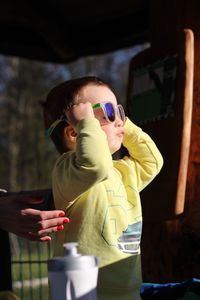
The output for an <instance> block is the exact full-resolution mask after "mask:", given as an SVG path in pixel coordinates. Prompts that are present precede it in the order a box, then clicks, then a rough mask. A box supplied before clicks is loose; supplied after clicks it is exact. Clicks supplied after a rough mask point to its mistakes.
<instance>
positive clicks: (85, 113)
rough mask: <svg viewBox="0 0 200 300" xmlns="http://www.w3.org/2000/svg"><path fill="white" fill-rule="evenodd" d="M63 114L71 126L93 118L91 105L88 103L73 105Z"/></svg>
mask: <svg viewBox="0 0 200 300" xmlns="http://www.w3.org/2000/svg"><path fill="white" fill-rule="evenodd" d="M65 114H66V117H67V122H68V123H69V124H70V125H72V126H76V125H77V124H78V122H79V121H80V120H82V119H85V118H88V117H93V118H94V117H95V116H94V112H93V108H92V104H91V103H90V102H85V103H79V104H76V105H73V106H72V107H70V108H69V109H68V110H67V111H66V113H65Z"/></svg>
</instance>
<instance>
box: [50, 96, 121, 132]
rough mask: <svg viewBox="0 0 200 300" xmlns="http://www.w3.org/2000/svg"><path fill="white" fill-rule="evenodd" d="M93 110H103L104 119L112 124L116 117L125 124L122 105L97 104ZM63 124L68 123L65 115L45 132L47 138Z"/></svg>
mask: <svg viewBox="0 0 200 300" xmlns="http://www.w3.org/2000/svg"><path fill="white" fill-rule="evenodd" d="M92 108H93V110H94V111H95V110H96V109H99V108H100V109H102V111H103V114H104V117H105V119H106V121H107V122H109V123H111V122H114V121H115V119H116V117H119V118H120V119H121V120H122V122H123V124H124V122H125V119H126V117H125V112H124V109H123V106H122V105H121V104H118V105H117V107H115V106H114V105H113V104H112V103H111V102H107V103H96V104H94V105H93V106H92ZM61 122H66V123H67V118H66V116H65V115H62V116H61V117H60V118H59V119H57V120H55V121H54V122H53V123H52V124H51V125H50V127H49V128H48V129H47V130H46V131H45V136H46V137H47V138H48V137H50V136H51V134H52V132H53V130H54V129H55V128H56V126H57V125H58V124H59V123H61Z"/></svg>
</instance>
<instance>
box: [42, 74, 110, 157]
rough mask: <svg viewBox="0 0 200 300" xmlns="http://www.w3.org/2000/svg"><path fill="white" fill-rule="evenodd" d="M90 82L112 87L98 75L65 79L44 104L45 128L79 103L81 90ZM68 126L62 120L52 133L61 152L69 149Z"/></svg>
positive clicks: (50, 93) (52, 91)
mask: <svg viewBox="0 0 200 300" xmlns="http://www.w3.org/2000/svg"><path fill="white" fill-rule="evenodd" d="M89 84H93V85H104V86H107V87H108V88H109V89H111V88H110V87H109V85H108V84H106V83H105V82H103V81H102V80H101V79H99V78H98V77H95V76H87V77H81V78H76V79H72V80H68V81H64V82H62V83H60V84H59V85H57V86H55V87H54V88H53V89H52V90H51V91H50V92H49V94H48V95H47V98H46V101H45V102H44V103H43V104H42V106H43V115H44V123H45V129H48V128H49V127H50V125H51V124H52V123H53V122H54V121H56V120H57V119H59V118H60V117H61V116H62V115H63V114H64V111H65V110H66V108H67V107H68V106H70V105H72V104H74V103H77V102H76V100H77V98H78V93H79V91H80V90H81V88H83V87H85V86H87V85H89ZM66 126H67V123H66V122H64V121H63V122H60V123H59V124H58V125H57V126H56V128H55V129H54V130H53V132H52V134H51V139H52V141H53V142H54V144H55V146H56V149H57V150H58V152H60V153H61V154H62V153H63V152H66V150H67V149H66V146H65V144H64V140H63V132H64V128H65V127H66Z"/></svg>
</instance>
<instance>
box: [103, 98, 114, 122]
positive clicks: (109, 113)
mask: <svg viewBox="0 0 200 300" xmlns="http://www.w3.org/2000/svg"><path fill="white" fill-rule="evenodd" d="M105 109H106V114H107V117H108V119H109V121H111V122H113V121H115V110H114V107H113V105H112V103H106V104H105Z"/></svg>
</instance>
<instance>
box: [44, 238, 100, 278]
mask: <svg viewBox="0 0 200 300" xmlns="http://www.w3.org/2000/svg"><path fill="white" fill-rule="evenodd" d="M77 246H78V244H77V243H66V244H63V247H65V249H66V255H64V256H61V257H54V258H52V259H49V260H48V270H49V271H54V272H60V271H71V270H86V269H89V268H95V267H97V266H98V263H99V259H98V257H96V256H92V255H91V256H90V255H81V254H79V253H78V251H77Z"/></svg>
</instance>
